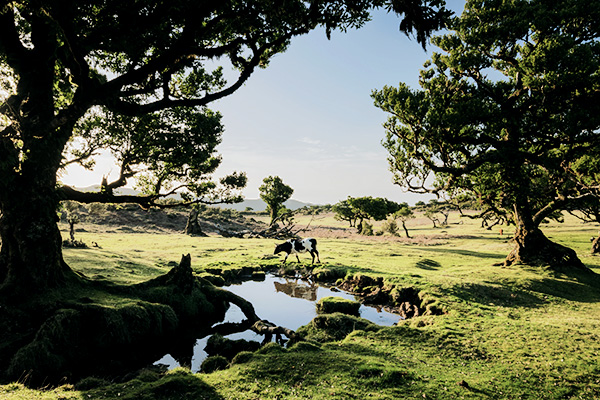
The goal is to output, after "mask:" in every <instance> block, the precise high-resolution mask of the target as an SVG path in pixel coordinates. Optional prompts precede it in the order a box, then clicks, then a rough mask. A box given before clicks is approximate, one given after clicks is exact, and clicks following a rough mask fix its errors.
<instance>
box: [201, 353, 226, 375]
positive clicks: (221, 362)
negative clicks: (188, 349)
mask: <svg viewBox="0 0 600 400" xmlns="http://www.w3.org/2000/svg"><path fill="white" fill-rule="evenodd" d="M228 367H229V361H227V359H226V358H225V357H223V356H210V357H207V358H206V359H205V360H204V361H203V362H202V365H201V366H200V370H201V371H202V372H204V373H206V374H210V373H211V372H215V371H219V370H222V369H227V368H228Z"/></svg>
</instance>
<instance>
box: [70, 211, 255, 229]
mask: <svg viewBox="0 0 600 400" xmlns="http://www.w3.org/2000/svg"><path fill="white" fill-rule="evenodd" d="M75 212H76V213H77V215H78V216H79V221H80V223H79V224H77V225H75V230H76V231H81V229H84V228H82V226H85V225H94V229H95V230H97V231H104V232H139V233H182V232H183V231H184V229H185V226H186V223H187V219H188V216H189V214H190V210H189V209H181V208H171V209H149V210H144V209H142V208H140V207H139V206H137V205H135V204H131V205H125V206H116V205H111V204H109V205H102V204H91V205H86V204H80V205H79V206H78V208H77V210H76V211H75ZM198 220H199V223H200V227H201V229H202V230H203V232H204V233H206V234H208V235H219V234H221V233H222V232H244V231H249V232H252V231H259V230H264V229H266V225H265V224H264V223H262V222H259V221H256V220H254V219H253V218H247V217H245V216H243V215H241V214H239V213H235V212H231V213H230V212H227V211H222V210H219V209H209V211H208V212H205V213H201V214H200V216H199V218H198ZM61 222H64V223H66V213H63V214H62V215H61Z"/></svg>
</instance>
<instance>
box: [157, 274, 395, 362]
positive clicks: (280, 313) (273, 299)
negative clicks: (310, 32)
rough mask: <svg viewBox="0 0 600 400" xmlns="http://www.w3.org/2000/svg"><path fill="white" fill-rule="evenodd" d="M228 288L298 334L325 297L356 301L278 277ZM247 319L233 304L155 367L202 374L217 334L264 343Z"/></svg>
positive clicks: (373, 314)
mask: <svg viewBox="0 0 600 400" xmlns="http://www.w3.org/2000/svg"><path fill="white" fill-rule="evenodd" d="M225 289H227V290H229V291H231V292H233V293H235V294H237V295H238V296H241V297H243V298H244V299H246V300H247V301H249V302H251V303H252V305H253V306H254V309H255V310H256V314H257V315H258V316H259V317H260V318H262V319H266V320H269V321H271V322H273V323H275V324H277V325H280V326H283V327H286V328H289V329H292V330H294V331H295V330H297V329H298V328H299V327H301V326H302V325H306V324H308V323H309V322H310V321H311V320H312V319H313V318H314V317H315V316H316V315H317V313H316V305H315V303H316V302H317V301H318V300H320V299H322V298H323V297H328V296H336V297H342V298H345V299H350V300H356V298H355V296H353V295H351V294H348V293H345V292H340V291H335V290H332V289H330V288H327V287H322V286H319V285H317V284H316V283H314V282H308V281H305V280H301V279H296V278H284V277H278V276H274V275H267V276H266V277H265V280H264V281H261V282H257V281H247V282H242V283H240V284H235V285H230V286H227V287H225ZM359 313H360V316H361V317H362V318H365V319H368V320H370V321H372V322H374V323H376V324H378V325H384V326H391V325H394V324H396V323H397V322H398V321H399V320H400V319H401V317H400V316H399V315H397V314H392V313H389V312H386V311H385V310H383V309H382V308H381V307H372V306H365V305H361V306H360V309H359ZM244 319H245V316H244V314H243V313H242V310H240V309H239V307H237V306H235V305H232V306H231V307H230V308H229V310H228V311H227V314H226V315H225V319H224V320H223V322H222V323H220V324H217V325H215V326H214V327H213V330H212V332H211V333H210V334H209V335H207V336H205V337H202V338H200V339H197V340H196V341H195V344H194V343H193V341H192V342H191V343H190V342H185V341H184V343H181V346H180V347H179V346H178V348H177V349H174V350H173V351H172V352H171V354H167V355H166V356H164V357H163V358H161V359H160V360H158V361H157V362H156V363H155V364H166V365H168V366H169V368H175V367H177V366H186V367H189V368H190V369H191V370H192V372H198V371H199V370H200V365H201V364H202V361H204V359H205V358H206V357H207V356H208V354H207V353H206V352H205V351H204V348H205V347H206V343H207V341H208V338H209V337H210V335H212V334H213V333H216V332H219V333H221V334H222V335H223V336H225V337H227V338H229V339H232V340H237V339H246V340H253V341H257V342H261V341H262V339H263V337H262V336H261V335H258V334H257V333H255V332H253V331H251V330H250V329H249V326H247V325H244V324H242V321H243V320H244ZM186 349H187V350H186Z"/></svg>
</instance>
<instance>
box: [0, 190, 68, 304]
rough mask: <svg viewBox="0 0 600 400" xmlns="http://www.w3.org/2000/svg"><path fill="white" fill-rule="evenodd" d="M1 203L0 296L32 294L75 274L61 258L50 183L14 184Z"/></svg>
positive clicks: (54, 198)
mask: <svg viewBox="0 0 600 400" xmlns="http://www.w3.org/2000/svg"><path fill="white" fill-rule="evenodd" d="M0 204H1V208H2V215H1V216H0V237H1V239H2V247H1V249H0V297H2V298H4V299H6V298H15V297H20V296H22V295H27V296H31V295H34V294H38V293H41V292H43V291H44V290H45V289H47V288H51V287H58V286H61V285H63V284H65V283H66V281H67V280H68V278H69V277H75V276H76V274H75V273H74V272H73V271H72V270H71V269H70V268H69V267H68V266H67V265H66V263H65V262H64V260H63V256H62V238H61V235H60V231H59V229H58V225H57V219H58V218H57V213H56V209H57V204H58V199H57V198H56V194H55V192H54V186H53V185H41V184H40V185H37V186H36V185H32V184H31V182H28V184H23V185H14V188H13V189H12V190H10V191H9V192H8V193H2V194H0Z"/></svg>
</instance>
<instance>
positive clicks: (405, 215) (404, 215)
mask: <svg viewBox="0 0 600 400" xmlns="http://www.w3.org/2000/svg"><path fill="white" fill-rule="evenodd" d="M400 205H401V206H402V207H401V208H400V209H399V210H398V211H396V212H395V213H394V217H395V218H396V219H399V220H400V222H402V229H404V233H405V234H406V237H407V238H410V235H409V234H408V229H407V228H406V221H408V220H409V219H412V218H414V217H415V214H414V213H413V211H412V210H411V208H410V207H409V205H408V204H406V203H401V204H400Z"/></svg>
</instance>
